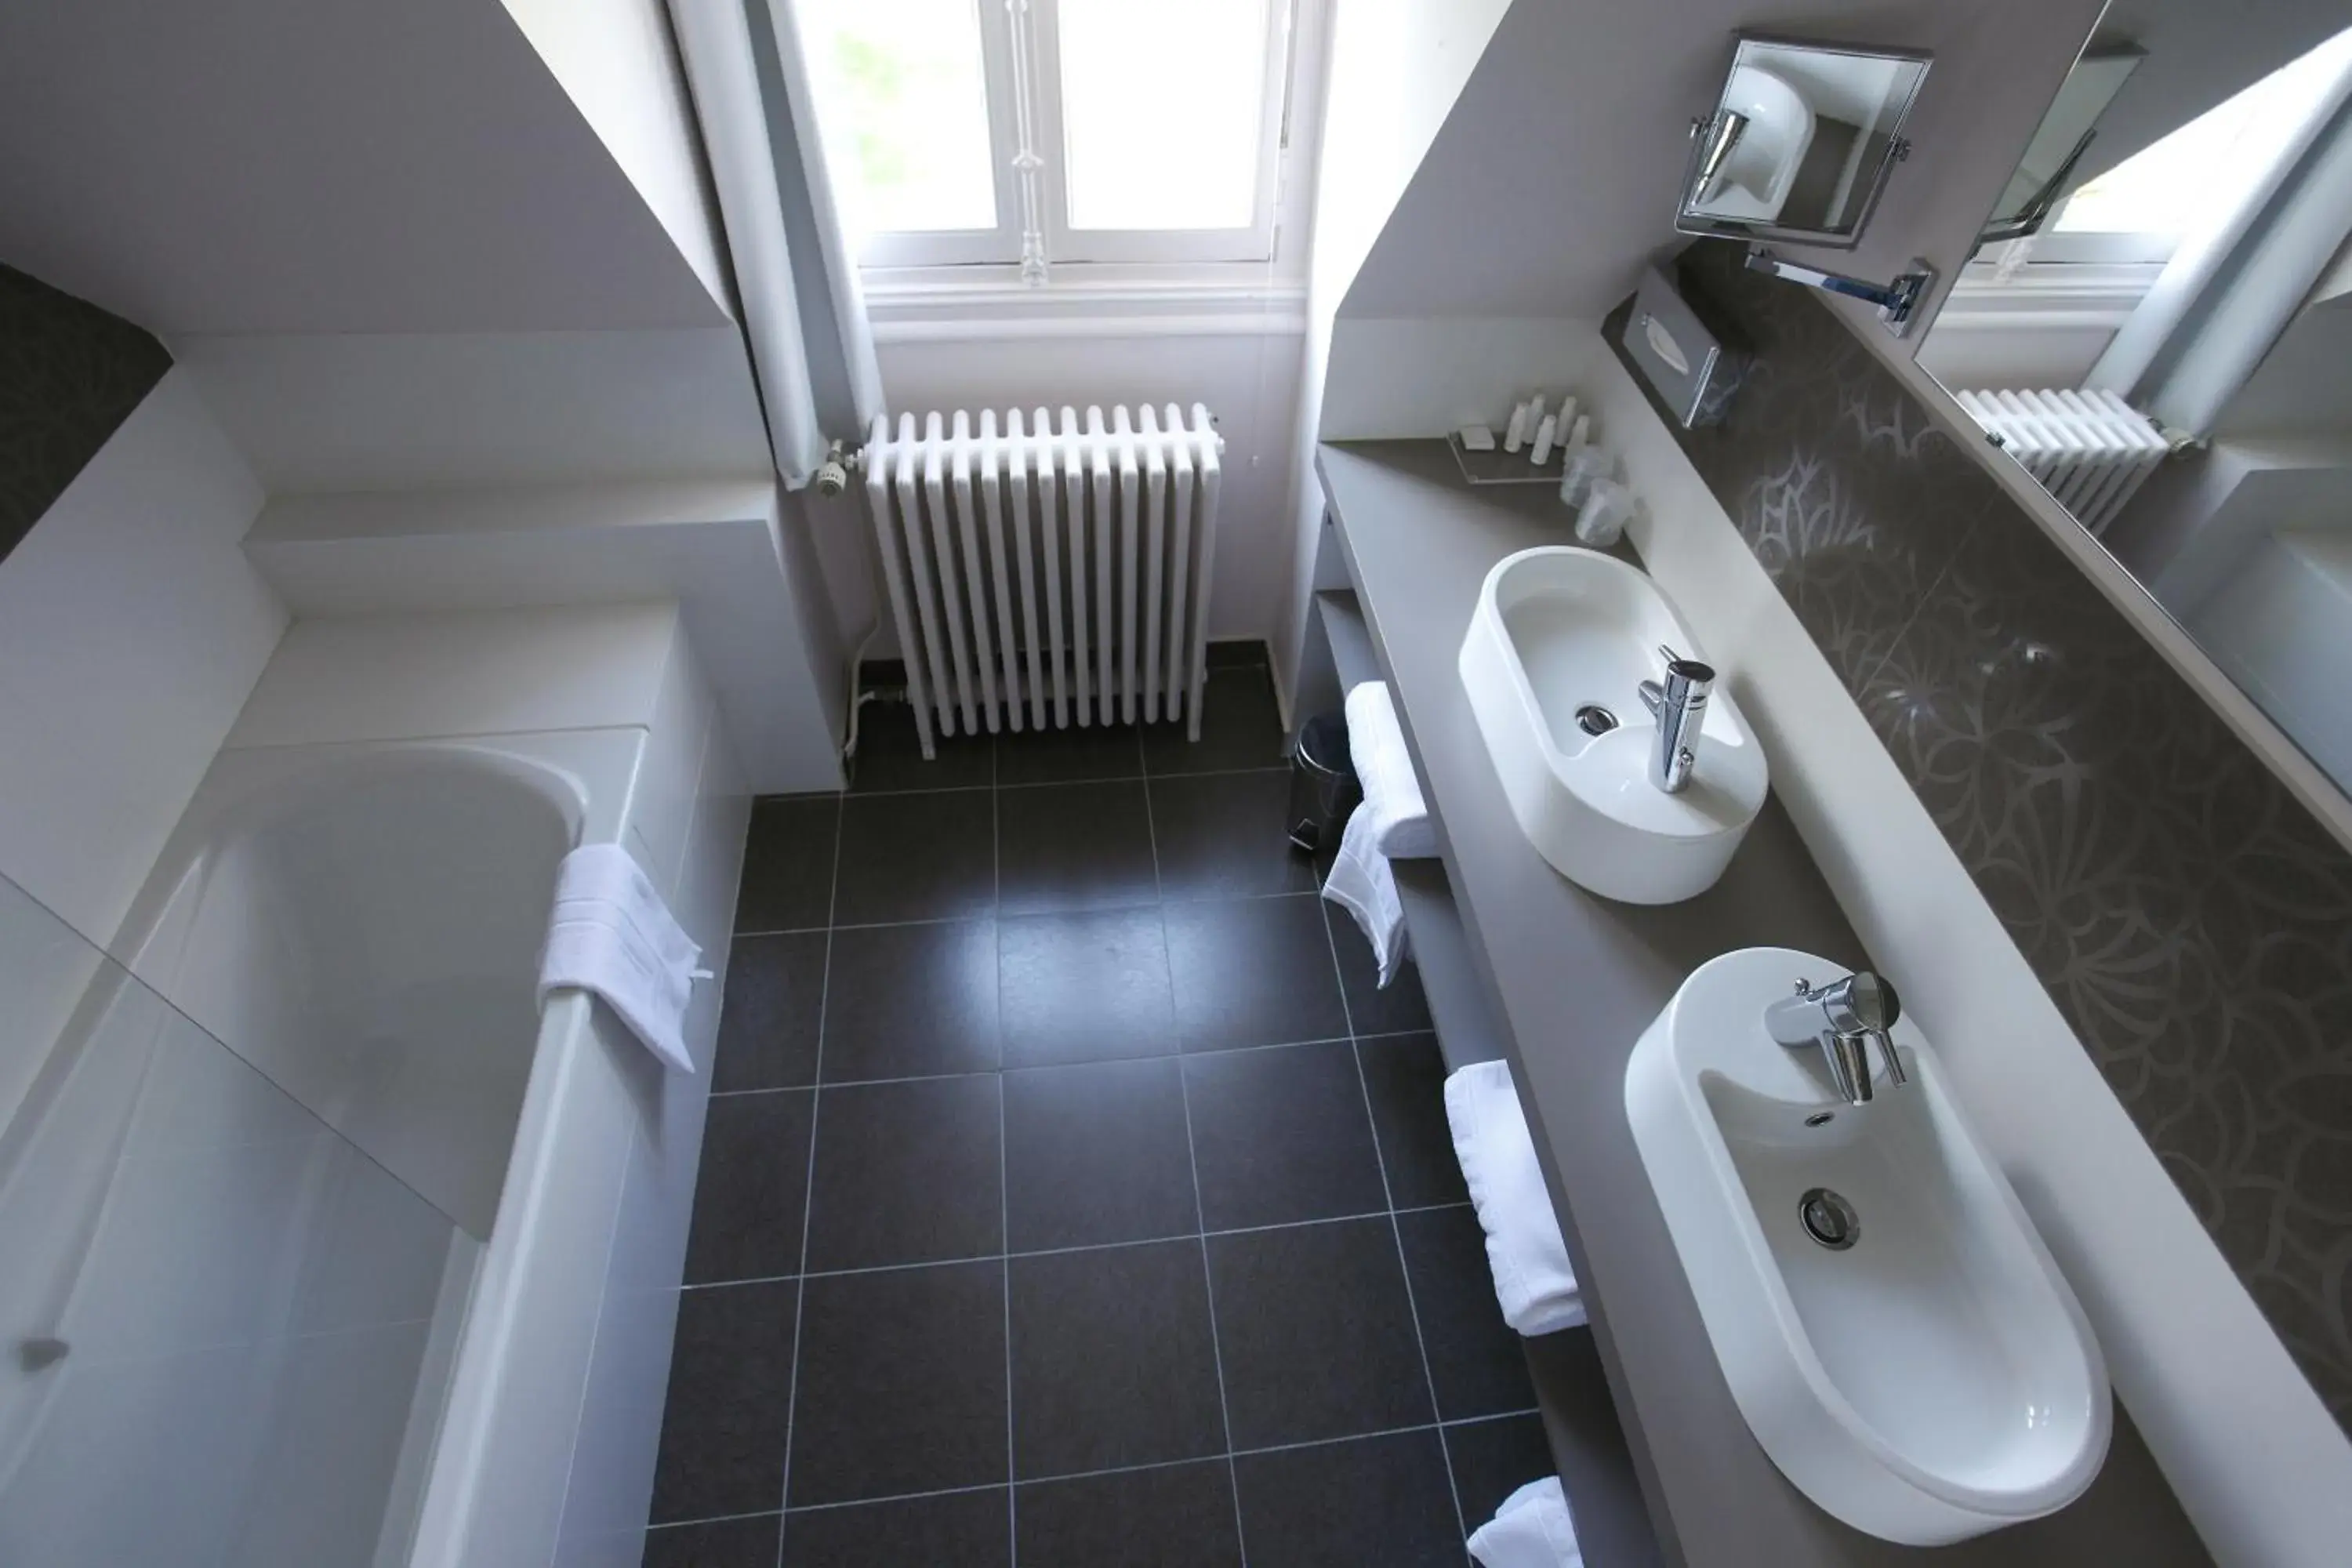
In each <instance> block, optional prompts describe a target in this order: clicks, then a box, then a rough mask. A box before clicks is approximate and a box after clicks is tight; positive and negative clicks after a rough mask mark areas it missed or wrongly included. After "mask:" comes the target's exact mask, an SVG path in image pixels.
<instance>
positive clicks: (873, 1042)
mask: <svg viewBox="0 0 2352 1568" xmlns="http://www.w3.org/2000/svg"><path fill="white" fill-rule="evenodd" d="M1002 1059H1003V1055H1002V1052H1001V1051H1000V1050H999V1048H998V1045H997V1024H996V926H995V923H994V922H993V921H934V922H930V923H927V924H921V925H903V926H861V927H848V928H845V929H844V930H841V931H835V932H834V933H833V961H832V964H831V973H829V974H828V975H827V976H826V979H825V997H824V1081H825V1082H827V1083H852V1082H856V1081H857V1080H859V1079H877V1078H917V1077H920V1076H922V1075H924V1074H926V1073H948V1072H981V1071H985V1070H987V1069H988V1068H993V1067H995V1066H996V1065H997V1063H998V1062H999V1061H1001V1060H1002Z"/></svg>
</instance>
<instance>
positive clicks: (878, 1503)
mask: <svg viewBox="0 0 2352 1568" xmlns="http://www.w3.org/2000/svg"><path fill="white" fill-rule="evenodd" d="M1542 1414H1543V1412H1542V1411H1540V1410H1538V1409H1535V1408H1532V1407H1530V1408H1528V1409H1526V1410H1498V1411H1496V1412H1495V1413H1494V1414H1492V1415H1463V1416H1457V1417H1455V1418H1454V1420H1451V1421H1423V1422H1420V1423H1418V1424H1416V1425H1414V1426H1383V1427H1381V1428H1380V1429H1378V1430H1377V1431H1371V1432H1348V1433H1343V1434H1341V1435H1340V1436H1336V1437H1305V1438H1301V1439H1299V1440H1298V1441H1297V1442H1295V1443H1266V1444H1262V1445H1260V1446H1259V1447H1255V1448H1235V1449H1233V1450H1230V1451H1228V1452H1226V1453H1223V1454H1194V1455H1192V1456H1190V1457H1188V1458H1181V1459H1146V1460H1143V1461H1141V1462H1139V1463H1137V1464H1132V1465H1108V1466H1105V1467H1104V1468H1100V1469H1095V1470H1058V1471H1056V1472H1055V1473H1054V1474H1053V1475H1050V1476H1032V1477H1030V1478H1029V1479H1027V1480H1025V1481H1022V1482H1019V1483H1017V1484H1019V1485H1022V1486H1055V1485H1059V1484H1060V1483H1062V1482H1064V1481H1091V1480H1099V1479H1102V1478H1104V1477H1106V1476H1132V1475H1141V1474H1146V1473H1149V1472H1150V1471H1152V1470H1172V1469H1176V1468H1181V1467H1182V1466H1185V1465H1213V1464H1216V1463H1218V1462H1220V1461H1221V1460H1228V1459H1234V1458H1243V1459H1247V1458H1256V1457H1257V1456H1259V1455H1261V1454H1289V1453H1296V1452H1297V1451H1299V1450H1300V1449H1304V1448H1331V1447H1339V1445H1340V1444H1342V1443H1369V1442H1374V1441H1377V1440H1378V1439H1380V1438H1382V1437H1409V1436H1412V1434H1414V1433H1416V1432H1434V1431H1437V1430H1439V1429H1440V1428H1442V1427H1447V1426H1483V1425H1485V1424H1486V1423H1487V1422H1491V1421H1517V1420H1523V1419H1525V1418H1526V1417H1528V1416H1530V1415H1535V1416H1540V1415H1542ZM1004 1484H1005V1483H1004V1482H1002V1481H974V1482H972V1483H971V1485H969V1486H961V1487H935V1488H932V1489H929V1490H928V1491H915V1492H890V1493H887V1494H885V1495H883V1496H881V1497H859V1498H843V1499H840V1500H836V1501H833V1502H806V1503H803V1504H801V1505H800V1507H798V1508H793V1509H783V1510H777V1509H762V1510H757V1511H755V1512H751V1513H715V1514H709V1515H706V1516H704V1517H702V1518H699V1519H673V1520H668V1521H664V1522H663V1523H660V1524H655V1525H648V1526H647V1527H646V1528H647V1529H648V1530H678V1529H684V1528H686V1527H688V1526H690V1525H698V1524H723V1523H725V1522H727V1521H730V1520H737V1519H776V1518H780V1517H782V1515H783V1514H787V1513H826V1512H830V1511H832V1510H835V1509H845V1508H880V1507H885V1506H887V1505H889V1504H891V1503H901V1502H919V1501H921V1500H924V1499H927V1498H940V1497H963V1496H968V1495H969V1494H971V1493H972V1492H985V1491H994V1490H995V1489H997V1488H998V1487H1000V1486H1003V1485H1004Z"/></svg>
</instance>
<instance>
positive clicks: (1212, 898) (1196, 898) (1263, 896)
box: [727, 769, 1429, 1038]
mask: <svg viewBox="0 0 2352 1568" xmlns="http://www.w3.org/2000/svg"><path fill="white" fill-rule="evenodd" d="M1254 771H1260V772H1271V771H1272V770H1271V769H1263V770H1254ZM1186 776H1188V777H1190V776H1193V775H1189V774H1188V775H1186ZM1119 782H1121V783H1125V784H1133V783H1137V782H1139V781H1137V780H1133V779H1126V780H1121V781H1119ZM1013 787H1014V788H1020V787H1022V786H1020V785H1014V786H1013ZM931 793H933V794H941V795H943V794H946V793H948V792H947V791H944V790H940V791H933V792H931ZM858 798H859V799H861V800H866V799H871V798H873V797H871V796H868V795H860V796H859V797H858ZM1316 896H1317V894H1316V889H1312V888H1277V889H1275V890H1274V891H1272V892H1270V893H1235V892H1230V891H1214V892H1207V893H1198V894H1181V895H1178V896H1176V897H1173V898H1171V897H1169V896H1167V895H1166V894H1164V893H1163V894H1161V895H1160V897H1158V898H1156V899H1153V900H1150V902H1148V903H1133V904H1118V903H1110V904H1080V905H1076V906H1072V907H1068V908H1058V909H1057V908H1047V909H1038V910H1005V909H1001V908H990V909H986V910H979V911H977V912H967V913H964V914H957V915H931V916H929V917H926V918H924V919H921V920H908V921H842V922H841V923H840V924H838V925H823V926H782V927H778V928H775V929H773V930H766V931H730V932H728V934H727V940H728V941H729V942H738V941H741V940H744V939H746V938H751V937H779V936H814V935H816V934H817V933H818V932H819V931H890V930H895V929H896V928H898V927H899V926H944V925H971V924H975V923H977V922H978V921H1020V920H1048V919H1052V918H1054V917H1055V916H1057V915H1076V914H1118V913H1122V912H1133V913H1140V912H1141V911H1143V910H1149V909H1155V908H1160V907H1164V906H1166V905H1169V904H1181V905H1184V906H1187V907H1198V906H1201V905H1203V904H1243V903H1255V902H1259V901H1261V900H1267V899H1309V898H1314V897H1316ZM1382 1032H1383V1033H1388V1034H1406V1035H1423V1034H1427V1033H1429V1031H1428V1030H1426V1029H1394V1030H1385V1031H1382ZM1367 1038H1370V1036H1367Z"/></svg>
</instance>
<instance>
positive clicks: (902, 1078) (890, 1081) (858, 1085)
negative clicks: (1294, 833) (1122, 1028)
mask: <svg viewBox="0 0 2352 1568" xmlns="http://www.w3.org/2000/svg"><path fill="white" fill-rule="evenodd" d="M1297 896H1299V897H1301V898H1304V897H1305V896H1306V895H1305V894H1300V895H1297ZM1067 912H1068V913H1071V914H1094V913H1098V912H1102V911H1097V910H1069V911H1067ZM1111 912H1115V913H1127V912H1129V911H1126V910H1116V911H1111ZM1136 912H1141V911H1140V910H1138V911H1136ZM1162 929H1163V931H1164V930H1165V927H1164V925H1163V927H1162ZM1430 1032H1431V1031H1429V1030H1427V1029H1402V1030H1398V1031H1395V1032H1393V1033H1391V1034H1384V1035H1366V1036H1363V1037H1362V1038H1364V1039H1367V1040H1392V1039H1398V1038H1402V1037H1404V1036H1408V1035H1426V1034H1429V1033H1430ZM1348 1038H1349V1037H1347V1036H1345V1035H1331V1036H1328V1037H1324V1038H1321V1039H1312V1040H1275V1041H1271V1042H1269V1043H1268V1044H1265V1045H1262V1046H1219V1047H1215V1048H1214V1049H1213V1050H1202V1051H1183V1050H1177V1051H1153V1052H1151V1053H1150V1054H1148V1055H1145V1056H1132V1057H1073V1058H1070V1059H1068V1060H1066V1061H1040V1062H1023V1063H1021V1064H1019V1065H1018V1066H1013V1067H992V1068H961V1069H960V1070H958V1071H955V1072H916V1073H905V1074H901V1075H899V1076H897V1077H893V1078H839V1079H833V1080H832V1081H831V1082H828V1083H787V1084H778V1085H776V1086H774V1087H773V1088H768V1089H713V1090H711V1091H710V1098H711V1099H713V1100H724V1099H730V1098H732V1097H734V1096H738V1095H749V1094H807V1093H810V1092H811V1091H813V1090H815V1089H882V1088H887V1087H889V1086H891V1085H894V1084H902V1083H937V1082H940V1081H941V1080H942V1079H957V1078H985V1077H987V1076H988V1075H989V1074H991V1073H996V1072H1051V1071H1054V1070H1055V1069H1056V1068H1083V1067H1108V1066H1112V1065H1114V1064H1116V1063H1120V1062H1161V1061H1171V1060H1181V1059H1182V1058H1188V1057H1231V1056H1240V1055H1242V1054H1243V1053H1244V1052H1245V1051H1292V1050H1297V1049H1298V1048H1300V1047H1305V1046H1344V1045H1346V1044H1347V1043H1348ZM999 1054H1000V1056H1001V1055H1002V1052H1001V1051H1000V1053H999Z"/></svg>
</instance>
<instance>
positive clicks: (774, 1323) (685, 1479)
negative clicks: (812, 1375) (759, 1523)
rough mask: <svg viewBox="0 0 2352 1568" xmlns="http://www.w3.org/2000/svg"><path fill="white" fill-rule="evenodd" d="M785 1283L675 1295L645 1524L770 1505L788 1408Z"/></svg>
mask: <svg viewBox="0 0 2352 1568" xmlns="http://www.w3.org/2000/svg"><path fill="white" fill-rule="evenodd" d="M798 1290H799V1287H798V1286H797V1285H795V1284H794V1283H793V1282H792V1281H791V1280H775V1281H772V1282H770V1283H767V1284H761V1285H714V1286H711V1287H709V1289H701V1290H688V1291H684V1292H682V1293H681V1294H680V1296H679V1298H678V1304H677V1339H676V1341H675V1342H674V1343H673V1348H672V1350H671V1352H670V1364H669V1399H668V1403H667V1405H665V1406H664V1408H663V1411H662V1435H661V1458H660V1460H659V1461H658V1463H657V1465H656V1469H655V1472H654V1502H653V1515H652V1521H653V1522H654V1523H656V1524H662V1523H666V1522H667V1521H673V1520H691V1519H716V1518H719V1516H721V1515H725V1514H736V1513H757V1512H758V1511H760V1510H761V1509H771V1508H773V1507H775V1506H776V1501H777V1500H778V1499H779V1498H781V1497H782V1495H783V1489H784V1431H785V1423H786V1421H787V1419H788V1416H789V1407H790V1405H791V1402H792V1391H793V1390H792V1378H793V1303H794V1301H795V1300H797V1292H798Z"/></svg>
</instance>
